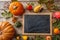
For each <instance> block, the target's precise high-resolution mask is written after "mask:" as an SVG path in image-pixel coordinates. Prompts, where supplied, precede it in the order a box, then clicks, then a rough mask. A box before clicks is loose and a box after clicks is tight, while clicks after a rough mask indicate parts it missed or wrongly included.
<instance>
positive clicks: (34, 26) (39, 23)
mask: <svg viewBox="0 0 60 40" xmlns="http://www.w3.org/2000/svg"><path fill="white" fill-rule="evenodd" d="M50 32H51V30H50V15H47V14H45V15H44V14H42V15H41V14H38V15H37V14H35V15H33V14H32V15H30V14H29V15H24V33H47V34H50Z"/></svg>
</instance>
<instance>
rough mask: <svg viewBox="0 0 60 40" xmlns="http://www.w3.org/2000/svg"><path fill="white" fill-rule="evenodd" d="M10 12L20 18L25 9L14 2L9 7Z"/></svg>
mask: <svg viewBox="0 0 60 40" xmlns="http://www.w3.org/2000/svg"><path fill="white" fill-rule="evenodd" d="M9 10H10V12H11V13H12V14H13V15H15V16H19V15H22V14H23V12H24V7H23V5H22V4H21V3H20V2H16V1H15V2H12V3H11V4H10V6H9Z"/></svg>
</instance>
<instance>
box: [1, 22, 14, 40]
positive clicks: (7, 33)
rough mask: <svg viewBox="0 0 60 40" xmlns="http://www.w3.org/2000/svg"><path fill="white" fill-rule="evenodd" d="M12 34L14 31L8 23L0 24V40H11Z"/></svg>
mask: <svg viewBox="0 0 60 40" xmlns="http://www.w3.org/2000/svg"><path fill="white" fill-rule="evenodd" d="M14 34H15V29H14V28H13V26H12V25H11V24H10V23H9V22H0V40H11V39H12V38H13V37H14Z"/></svg>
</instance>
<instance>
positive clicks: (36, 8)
mask: <svg viewBox="0 0 60 40" xmlns="http://www.w3.org/2000/svg"><path fill="white" fill-rule="evenodd" d="M41 8H42V6H41V5H37V6H35V7H34V9H33V11H34V12H35V13H37V12H39V11H40V10H41Z"/></svg>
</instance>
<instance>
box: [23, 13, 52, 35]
mask: <svg viewBox="0 0 60 40" xmlns="http://www.w3.org/2000/svg"><path fill="white" fill-rule="evenodd" d="M25 15H50V33H24V16H25ZM22 34H23V35H52V13H28V14H24V15H23V28H22Z"/></svg>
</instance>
